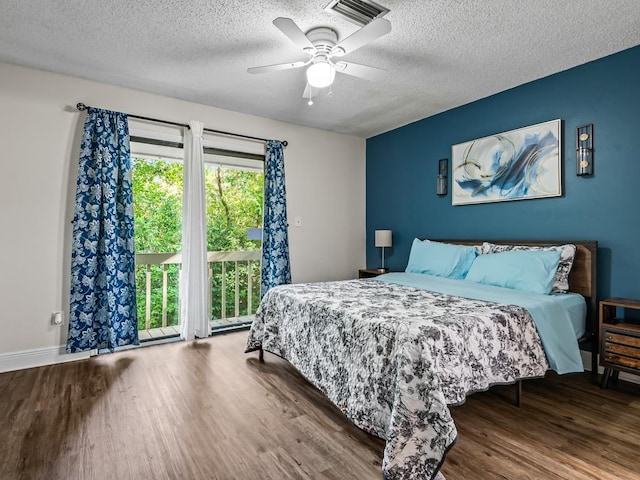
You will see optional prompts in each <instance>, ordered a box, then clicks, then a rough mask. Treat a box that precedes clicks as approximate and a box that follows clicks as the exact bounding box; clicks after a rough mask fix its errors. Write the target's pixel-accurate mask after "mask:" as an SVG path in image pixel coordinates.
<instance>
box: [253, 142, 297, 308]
mask: <svg viewBox="0 0 640 480" xmlns="http://www.w3.org/2000/svg"><path fill="white" fill-rule="evenodd" d="M266 148H267V155H266V158H265V172H264V219H263V224H262V228H263V231H262V272H261V284H262V285H261V286H262V288H261V290H260V292H261V296H264V294H265V293H267V290H269V289H270V288H271V287H275V286H276V285H282V284H286V283H291V264H290V262H289V232H288V225H287V200H286V191H285V186H284V155H283V151H282V150H283V149H282V142H280V141H278V140H268V141H267V145H266Z"/></svg>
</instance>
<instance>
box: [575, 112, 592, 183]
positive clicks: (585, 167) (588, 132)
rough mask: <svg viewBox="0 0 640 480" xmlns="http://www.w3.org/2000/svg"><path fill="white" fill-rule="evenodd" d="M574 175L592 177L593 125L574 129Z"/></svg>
mask: <svg viewBox="0 0 640 480" xmlns="http://www.w3.org/2000/svg"><path fill="white" fill-rule="evenodd" d="M576 157H577V164H576V175H579V176H583V175H593V124H591V123H590V124H589V125H582V126H580V127H578V128H576Z"/></svg>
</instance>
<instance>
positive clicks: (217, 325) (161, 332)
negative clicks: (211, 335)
mask: <svg viewBox="0 0 640 480" xmlns="http://www.w3.org/2000/svg"><path fill="white" fill-rule="evenodd" d="M254 317H255V315H245V316H243V317H231V318H222V319H217V320H211V322H210V323H211V329H212V330H213V331H216V330H227V329H229V328H233V327H236V326H242V325H250V324H251V322H253V319H254ZM177 336H180V327H179V326H178V325H176V326H167V327H159V328H150V329H149V330H138V337H139V338H140V341H141V342H148V341H151V340H159V339H161V338H167V337H177Z"/></svg>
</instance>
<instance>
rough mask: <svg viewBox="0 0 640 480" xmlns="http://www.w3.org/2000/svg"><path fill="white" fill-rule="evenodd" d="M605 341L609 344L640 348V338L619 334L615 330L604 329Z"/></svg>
mask: <svg viewBox="0 0 640 480" xmlns="http://www.w3.org/2000/svg"><path fill="white" fill-rule="evenodd" d="M604 341H605V342H607V344H609V343H619V344H620V345H629V346H630V347H636V348H640V338H639V337H633V336H631V335H629V334H623V333H617V332H615V331H613V330H609V329H604Z"/></svg>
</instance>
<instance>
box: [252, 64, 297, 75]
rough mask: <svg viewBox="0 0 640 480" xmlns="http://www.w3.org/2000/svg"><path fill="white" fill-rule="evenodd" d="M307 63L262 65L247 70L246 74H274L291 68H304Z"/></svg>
mask: <svg viewBox="0 0 640 480" xmlns="http://www.w3.org/2000/svg"><path fill="white" fill-rule="evenodd" d="M308 63H309V62H289V63H278V64H276V65H263V66H262V67H251V68H247V72H248V73H265V72H276V71H278V70H289V69H291V68H300V67H304V66H305V65H306V64H308Z"/></svg>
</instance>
